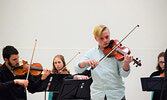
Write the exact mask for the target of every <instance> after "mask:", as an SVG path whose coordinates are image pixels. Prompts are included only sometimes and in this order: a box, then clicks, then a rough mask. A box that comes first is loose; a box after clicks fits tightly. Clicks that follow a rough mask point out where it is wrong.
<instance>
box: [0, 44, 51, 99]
mask: <svg viewBox="0 0 167 100" xmlns="http://www.w3.org/2000/svg"><path fill="white" fill-rule="evenodd" d="M2 54H3V59H4V61H5V63H4V64H3V65H2V66H1V67H0V100H27V95H26V91H25V90H26V88H27V90H28V91H29V92H30V93H34V92H36V91H37V90H38V89H39V88H40V87H41V86H42V84H43V82H44V80H45V79H46V78H47V76H48V75H49V74H50V72H51V70H48V69H44V70H43V71H44V74H42V76H41V78H40V79H39V80H38V81H36V82H34V81H33V76H31V75H30V76H29V78H28V80H26V74H25V75H23V76H17V75H15V74H14V69H15V68H17V67H18V66H19V52H18V51H17V49H16V48H15V47H13V46H6V47H4V48H3V52H2Z"/></svg>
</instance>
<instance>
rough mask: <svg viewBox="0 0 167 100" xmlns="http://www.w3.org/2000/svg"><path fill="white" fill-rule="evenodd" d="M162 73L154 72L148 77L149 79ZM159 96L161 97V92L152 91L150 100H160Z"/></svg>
mask: <svg viewBox="0 0 167 100" xmlns="http://www.w3.org/2000/svg"><path fill="white" fill-rule="evenodd" d="M163 72H164V70H163V71H155V72H153V73H152V74H151V75H150V77H154V76H160V74H161V73H163ZM160 95H161V91H154V93H153V99H152V100H160Z"/></svg>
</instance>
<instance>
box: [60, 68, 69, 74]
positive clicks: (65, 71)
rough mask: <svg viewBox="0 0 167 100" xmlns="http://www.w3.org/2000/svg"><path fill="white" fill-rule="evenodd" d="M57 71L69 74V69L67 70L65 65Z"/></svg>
mask: <svg viewBox="0 0 167 100" xmlns="http://www.w3.org/2000/svg"><path fill="white" fill-rule="evenodd" d="M58 73H59V74H69V73H70V71H69V69H67V68H66V67H64V68H63V69H62V70H60V71H59V72H58Z"/></svg>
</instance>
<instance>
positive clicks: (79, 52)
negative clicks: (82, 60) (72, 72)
mask: <svg viewBox="0 0 167 100" xmlns="http://www.w3.org/2000/svg"><path fill="white" fill-rule="evenodd" d="M79 54H80V52H78V53H77V54H76V55H75V56H74V57H73V58H72V59H71V60H70V61H69V62H67V64H66V65H65V66H64V67H63V68H61V69H60V72H61V71H62V70H63V69H64V68H65V67H66V66H67V65H68V64H69V63H70V62H71V61H72V60H74V58H75V57H76V56H77V55H79Z"/></svg>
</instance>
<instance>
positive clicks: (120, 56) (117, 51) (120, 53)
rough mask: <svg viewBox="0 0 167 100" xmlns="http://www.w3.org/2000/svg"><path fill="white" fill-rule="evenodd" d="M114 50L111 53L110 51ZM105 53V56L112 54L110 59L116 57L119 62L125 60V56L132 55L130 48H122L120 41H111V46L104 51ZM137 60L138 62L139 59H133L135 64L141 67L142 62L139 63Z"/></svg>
mask: <svg viewBox="0 0 167 100" xmlns="http://www.w3.org/2000/svg"><path fill="white" fill-rule="evenodd" d="M115 46H117V47H116V48H114V47H115ZM113 48H114V50H113ZM112 50H113V52H111V53H110V51H112ZM103 53H104V54H105V55H107V54H108V53H110V54H109V56H108V57H111V56H114V57H115V58H116V59H117V60H119V61H122V60H124V54H128V55H130V53H131V51H130V49H129V48H128V47H125V46H122V44H120V43H119V41H118V40H111V41H110V43H109V45H108V46H107V47H106V48H105V49H104V50H103ZM137 60H138V58H136V59H133V61H134V63H136V64H137V66H141V62H140V60H139V61H137Z"/></svg>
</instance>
